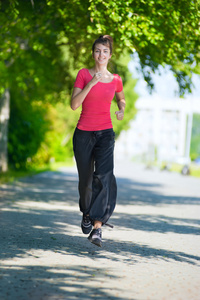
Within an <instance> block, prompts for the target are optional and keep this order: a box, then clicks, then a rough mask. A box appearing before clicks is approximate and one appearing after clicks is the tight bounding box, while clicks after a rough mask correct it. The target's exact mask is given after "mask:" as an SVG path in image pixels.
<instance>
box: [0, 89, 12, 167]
mask: <svg viewBox="0 0 200 300" xmlns="http://www.w3.org/2000/svg"><path fill="white" fill-rule="evenodd" d="M9 112H10V93H9V91H8V90H6V91H5V93H4V94H3V96H2V98H1V99H0V172H6V171H7V170H8V148H7V144H8V120H9Z"/></svg>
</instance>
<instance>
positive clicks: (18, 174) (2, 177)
mask: <svg viewBox="0 0 200 300" xmlns="http://www.w3.org/2000/svg"><path fill="white" fill-rule="evenodd" d="M73 165H74V161H73V160H72V159H67V160H66V161H65V162H54V163H50V164H48V165H43V166H40V167H38V166H37V167H36V166H35V167H33V168H31V169H27V170H13V169H11V168H9V170H8V171H7V172H0V184H3V183H7V182H13V181H14V180H17V179H19V178H22V177H26V176H34V175H36V174H39V173H42V172H45V171H57V170H58V169H59V168H60V167H71V166H73Z"/></svg>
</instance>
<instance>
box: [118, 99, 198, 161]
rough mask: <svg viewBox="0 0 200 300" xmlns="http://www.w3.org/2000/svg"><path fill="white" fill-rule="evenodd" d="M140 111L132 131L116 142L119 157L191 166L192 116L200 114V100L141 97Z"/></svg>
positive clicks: (133, 121)
mask: <svg viewBox="0 0 200 300" xmlns="http://www.w3.org/2000/svg"><path fill="white" fill-rule="evenodd" d="M136 108H137V114H136V116H135V118H134V120H132V121H131V122H130V129H129V130H127V131H123V132H122V133H121V134H120V136H119V138H118V139H117V141H116V148H115V156H116V158H117V159H119V158H121V157H126V158H127V157H128V158H134V157H137V158H140V159H142V160H146V161H153V160H154V159H155V158H156V159H157V160H158V161H160V162H172V161H173V162H174V161H176V162H179V163H181V164H188V163H189V162H190V157H189V150H190V140H191V130H192V116H193V113H199V114H200V99H193V98H191V99H190V98H188V99H180V98H174V99H172V100H170V99H169V100H167V99H165V100H162V99H161V98H158V97H154V98H153V99H152V98H148V97H147V98H139V100H138V101H137V102H136Z"/></svg>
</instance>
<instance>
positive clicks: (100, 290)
mask: <svg viewBox="0 0 200 300" xmlns="http://www.w3.org/2000/svg"><path fill="white" fill-rule="evenodd" d="M115 172H116V176H117V181H118V205H117V207H116V210H115V213H114V214H113V216H112V218H111V220H110V223H112V224H113V225H114V229H110V228H108V227H105V228H103V239H104V243H103V248H98V247H96V246H95V245H92V244H90V242H89V241H88V240H87V236H85V235H83V234H82V232H81V230H80V226H79V224H80V220H81V214H80V212H79V210H78V204H77V198H78V194H77V175H76V170H75V168H65V169H64V168H63V169H61V170H60V172H46V173H42V174H40V175H37V176H34V177H30V178H24V179H21V180H20V181H18V182H15V183H13V184H11V185H9V184H4V185H2V186H0V199H1V201H0V208H1V212H0V226H1V230H0V258H1V267H0V269H1V273H0V299H1V300H60V299H67V300H72V299H87V300H89V299H98V300H100V299H101V300H106V299H113V300H127V299H131V300H134V299H137V300H139V299H142V300H147V299H150V300H156V299H158V300H164V299H166V300H173V299H175V300H179V299H181V300H199V299H200V268H199V267H200V221H199V217H200V179H197V178H192V177H183V176H181V175H179V174H174V173H169V172H166V171H164V172H161V171H158V170H155V169H154V170H147V169H145V168H144V167H142V166H139V165H135V164H132V163H129V162H117V163H116V171H115Z"/></svg>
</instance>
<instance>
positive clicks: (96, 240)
mask: <svg viewBox="0 0 200 300" xmlns="http://www.w3.org/2000/svg"><path fill="white" fill-rule="evenodd" d="M101 236H102V232H101V228H98V229H93V230H92V232H91V233H90V235H89V237H88V240H89V241H90V242H91V243H92V244H95V245H96V246H98V247H102V239H101Z"/></svg>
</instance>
